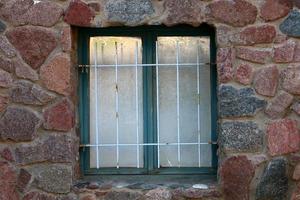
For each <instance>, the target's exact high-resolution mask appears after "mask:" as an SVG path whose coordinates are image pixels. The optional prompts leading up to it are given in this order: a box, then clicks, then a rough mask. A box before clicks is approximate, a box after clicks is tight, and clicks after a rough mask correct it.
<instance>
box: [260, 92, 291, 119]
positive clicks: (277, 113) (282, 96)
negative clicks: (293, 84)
mask: <svg viewBox="0 0 300 200" xmlns="http://www.w3.org/2000/svg"><path fill="white" fill-rule="evenodd" d="M293 99H294V97H293V95H291V94H289V93H287V92H285V91H281V92H279V94H278V95H277V96H276V97H275V98H274V99H273V100H272V101H271V102H270V103H269V105H268V106H267V108H266V110H265V113H266V114H267V115H268V116H269V117H270V118H272V119H276V118H279V117H282V116H283V115H284V114H285V112H286V111H287V108H288V107H289V106H290V105H291V104H292V102H293Z"/></svg>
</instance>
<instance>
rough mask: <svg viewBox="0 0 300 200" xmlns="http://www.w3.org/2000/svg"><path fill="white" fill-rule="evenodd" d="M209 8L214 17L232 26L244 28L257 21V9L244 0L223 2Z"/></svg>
mask: <svg viewBox="0 0 300 200" xmlns="http://www.w3.org/2000/svg"><path fill="white" fill-rule="evenodd" d="M208 7H209V8H210V11H211V13H210V14H211V16H212V17H214V18H215V19H217V20H218V21H220V22H223V23H226V24H229V25H232V26H237V27H242V26H246V25H248V24H253V23H254V22H255V21H256V16H257V9H256V7H255V6H254V5H252V4H251V3H249V2H247V1H244V0H231V1H228V0H221V1H216V2H213V3H211V4H210V5H209V6H208Z"/></svg>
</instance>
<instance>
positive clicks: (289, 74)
mask: <svg viewBox="0 0 300 200" xmlns="http://www.w3.org/2000/svg"><path fill="white" fill-rule="evenodd" d="M281 80H282V87H283V89H284V90H286V91H287V92H289V93H291V94H295V95H300V65H298V66H289V67H287V68H286V69H284V70H283V71H282V72H281Z"/></svg>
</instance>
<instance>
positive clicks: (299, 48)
mask: <svg viewBox="0 0 300 200" xmlns="http://www.w3.org/2000/svg"><path fill="white" fill-rule="evenodd" d="M293 61H294V62H300V42H298V43H297V44H296V47H295V51H294V60H293Z"/></svg>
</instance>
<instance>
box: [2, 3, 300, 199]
mask: <svg viewBox="0 0 300 200" xmlns="http://www.w3.org/2000/svg"><path fill="white" fill-rule="evenodd" d="M299 8H300V1H299V0H85V1H81V0H51V1H50V0H49V1H46V0H41V1H37V0H35V1H33V0H0V112H1V116H0V199H1V200H19V199H23V200H29V199H36V200H37V199H42V200H44V199H47V200H54V199H57V200H59V199H61V200H68V199H78V198H80V199H84V200H88V199H223V198H224V199H226V200H247V199H257V200H263V199H275V200H281V199H283V200H285V199H293V200H297V199H300V153H299V152H300V135H299V115H300V98H299V97H300V10H299ZM201 23H208V24H210V25H212V26H214V27H215V28H216V32H217V38H216V40H217V47H218V49H217V69H218V83H219V87H218V94H219V95H218V105H219V115H218V116H219V133H218V134H219V151H218V153H219V173H218V175H219V184H218V185H217V186H216V187H217V188H214V187H212V188H209V189H207V190H195V189H191V188H188V189H182V188H177V189H172V190H171V189H167V188H162V187H158V188H151V187H150V188H146V189H145V188H144V189H142V190H141V189H139V190H137V189H134V188H133V189H132V188H131V189H130V188H129V189H128V188H126V189H121V190H118V189H114V188H111V187H105V183H103V184H102V185H97V184H87V186H82V185H81V186H78V183H77V182H78V177H79V176H80V172H79V164H78V160H79V154H78V152H79V138H78V135H79V134H78V126H79V123H78V120H79V118H78V111H77V104H78V98H77V97H78V96H77V94H76V91H77V86H78V83H77V76H78V75H77V70H76V65H77V58H76V48H77V47H76V32H77V30H78V27H99V28H101V27H108V26H115V25H120V26H137V25H144V24H147V25H158V24H164V25H167V26H172V25H176V24H189V25H192V26H199V25H200V24H201ZM298 182H299V183H298ZM79 185H80V184H79Z"/></svg>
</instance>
